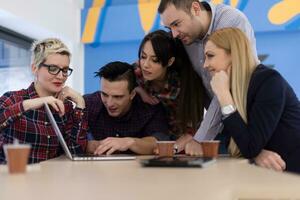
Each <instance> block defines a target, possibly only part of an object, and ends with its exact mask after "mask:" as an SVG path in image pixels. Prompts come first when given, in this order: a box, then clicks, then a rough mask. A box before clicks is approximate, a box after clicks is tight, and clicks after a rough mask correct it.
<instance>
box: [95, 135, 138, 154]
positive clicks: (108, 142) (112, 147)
mask: <svg viewBox="0 0 300 200" xmlns="http://www.w3.org/2000/svg"><path fill="white" fill-rule="evenodd" d="M133 144H134V139H133V138H114V137H108V138H106V139H104V140H101V141H99V145H98V147H97V148H96V150H95V151H94V154H96V155H101V154H104V153H105V152H106V155H110V154H112V153H114V152H115V151H127V150H128V149H129V148H130V147H131V146H132V145H133Z"/></svg>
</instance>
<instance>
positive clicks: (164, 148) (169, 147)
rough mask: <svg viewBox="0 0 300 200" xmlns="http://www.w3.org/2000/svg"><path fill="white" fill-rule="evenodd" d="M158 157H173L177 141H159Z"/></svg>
mask: <svg viewBox="0 0 300 200" xmlns="http://www.w3.org/2000/svg"><path fill="white" fill-rule="evenodd" d="M156 144H157V147H158V155H159V156H167V157H172V156H173V155H174V144H175V141H157V142H156Z"/></svg>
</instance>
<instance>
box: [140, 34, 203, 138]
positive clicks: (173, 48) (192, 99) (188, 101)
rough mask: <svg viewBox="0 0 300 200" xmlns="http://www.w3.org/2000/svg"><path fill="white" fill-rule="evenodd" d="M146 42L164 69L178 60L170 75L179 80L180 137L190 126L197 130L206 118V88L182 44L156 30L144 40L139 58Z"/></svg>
mask: <svg viewBox="0 0 300 200" xmlns="http://www.w3.org/2000/svg"><path fill="white" fill-rule="evenodd" d="M147 41H150V42H151V44H152V47H153V51H154V53H155V55H156V57H157V60H158V61H159V62H160V63H161V64H162V66H163V67H167V65H168V61H169V59H170V58H172V57H175V61H174V63H173V64H172V66H170V67H168V71H167V73H169V71H170V70H176V71H177V72H178V74H179V78H180V93H179V96H178V99H177V102H178V104H177V105H178V107H177V110H176V116H177V121H178V122H179V128H180V129H181V133H180V134H183V133H185V132H186V128H187V127H188V126H190V127H192V128H194V129H197V128H198V125H199V124H200V122H201V121H202V118H203V110H204V104H203V100H204V87H203V84H202V80H201V78H200V77H199V76H198V75H197V74H196V72H195V71H194V69H193V66H192V63H191V61H190V59H189V57H188V55H187V53H186V50H185V48H184V46H183V44H182V43H181V41H180V40H178V39H173V38H172V36H171V34H170V33H168V32H166V31H163V30H157V31H154V32H151V33H149V34H147V35H146V36H145V37H144V39H143V40H142V42H141V44H140V47H139V51H138V56H139V58H141V53H142V50H143V48H144V45H145V43H146V42H147Z"/></svg>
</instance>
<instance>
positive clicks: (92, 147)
mask: <svg viewBox="0 0 300 200" xmlns="http://www.w3.org/2000/svg"><path fill="white" fill-rule="evenodd" d="M100 142H101V141H97V140H90V141H88V144H87V147H86V152H87V153H94V152H95V150H96V149H97V148H98V146H99V145H100Z"/></svg>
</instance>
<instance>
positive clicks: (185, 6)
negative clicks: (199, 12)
mask: <svg viewBox="0 0 300 200" xmlns="http://www.w3.org/2000/svg"><path fill="white" fill-rule="evenodd" d="M195 1H196V2H199V1H198V0H161V1H160V3H159V6H158V9H157V10H158V13H159V14H162V13H163V12H164V11H165V10H166V8H167V7H168V6H169V5H170V4H173V5H174V6H175V8H176V9H180V10H183V11H185V12H186V13H190V12H191V7H192V3H193V2H195ZM199 3H200V2H199ZM200 4H201V3H200Z"/></svg>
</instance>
